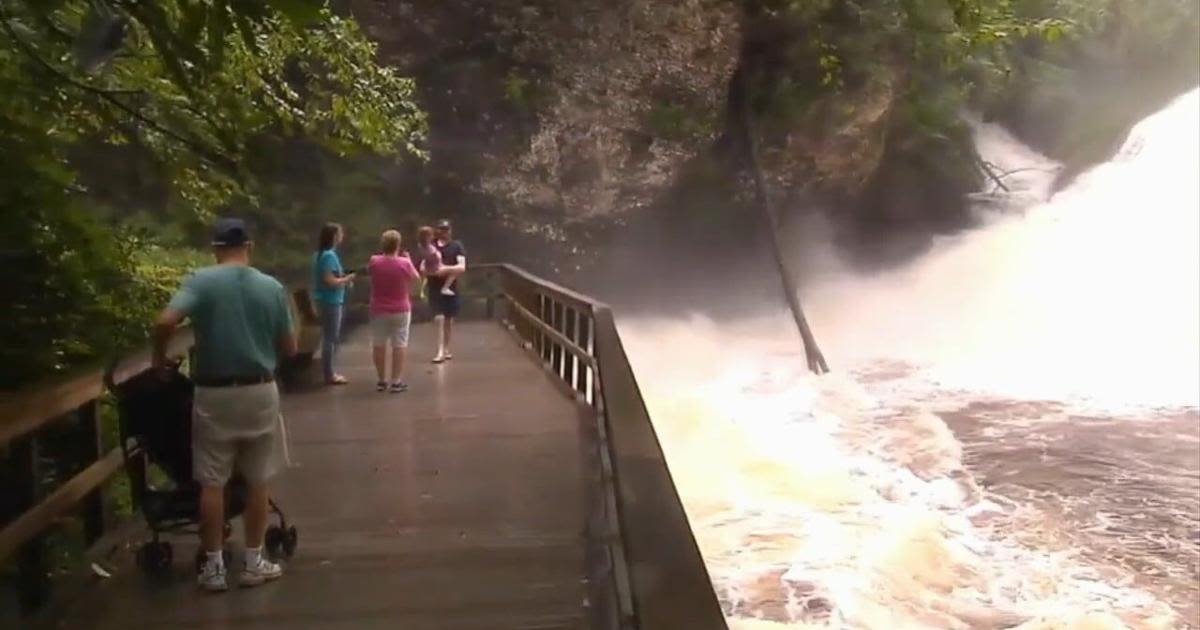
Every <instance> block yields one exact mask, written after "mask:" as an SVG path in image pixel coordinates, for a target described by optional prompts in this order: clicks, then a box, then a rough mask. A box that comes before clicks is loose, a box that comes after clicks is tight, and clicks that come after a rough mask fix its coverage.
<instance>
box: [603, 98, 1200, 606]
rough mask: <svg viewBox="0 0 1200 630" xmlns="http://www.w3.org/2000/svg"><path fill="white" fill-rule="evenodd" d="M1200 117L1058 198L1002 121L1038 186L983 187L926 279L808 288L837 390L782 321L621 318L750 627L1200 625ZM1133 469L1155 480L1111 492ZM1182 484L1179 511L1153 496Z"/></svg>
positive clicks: (994, 137)
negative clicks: (1109, 440)
mask: <svg viewBox="0 0 1200 630" xmlns="http://www.w3.org/2000/svg"><path fill="white" fill-rule="evenodd" d="M1198 105H1200V98H1198V95H1197V93H1196V92H1193V93H1191V94H1189V95H1186V96H1185V97H1183V98H1181V99H1180V100H1179V101H1177V102H1176V103H1174V104H1173V105H1172V106H1171V107H1169V108H1167V109H1166V110H1165V111H1164V112H1162V113H1160V114H1158V115H1156V116H1154V117H1151V118H1150V119H1148V120H1147V121H1146V122H1144V123H1143V124H1142V125H1139V127H1138V128H1137V129H1135V130H1134V131H1133V132H1132V133H1131V135H1130V140H1129V141H1128V142H1127V143H1126V145H1125V147H1124V148H1123V149H1122V151H1121V152H1120V154H1119V155H1118V156H1117V158H1115V159H1114V160H1113V161H1112V162H1110V163H1108V164H1104V165H1102V166H1100V167H1098V168H1096V169H1094V170H1093V171H1091V172H1090V173H1087V174H1085V175H1084V176H1083V177H1081V178H1080V179H1079V180H1078V181H1077V182H1076V183H1075V184H1074V185H1072V186H1071V187H1069V188H1068V189H1066V190H1064V191H1062V192H1061V193H1059V194H1058V195H1056V196H1054V197H1053V198H1052V199H1049V200H1046V201H1042V200H1045V196H1046V195H1047V194H1048V191H1049V181H1050V178H1051V177H1052V176H1053V172H1054V170H1055V165H1054V164H1053V163H1052V162H1050V161H1049V160H1046V158H1044V157H1041V156H1038V155H1036V154H1035V153H1033V152H1032V151H1030V150H1028V149H1027V148H1025V147H1022V146H1021V145H1020V144H1019V143H1017V142H1016V141H1014V140H1013V139H1012V138H1010V137H1008V136H1007V134H1004V133H1003V132H1002V131H1001V130H998V129H996V128H993V127H983V126H981V127H980V129H979V134H978V140H979V142H980V146H981V151H982V152H983V153H984V154H985V156H986V157H987V158H988V159H989V160H990V161H992V162H995V163H997V164H998V165H999V166H1000V167H1001V169H1002V170H1003V171H1006V172H1007V171H1013V170H1020V172H1019V173H1016V174H1014V175H1013V176H1012V177H1010V178H1009V179H1008V180H1007V181H1008V183H1009V185H1010V188H1012V189H1013V190H1012V191H1010V193H1008V194H999V195H985V196H983V197H981V200H980V208H981V212H985V213H990V214H992V215H993V216H992V217H991V219H990V225H988V226H987V227H986V228H984V229H981V230H977V231H974V232H972V233H970V234H967V235H964V236H962V237H958V238H954V239H946V240H945V242H943V243H941V244H939V245H938V246H937V247H936V248H935V249H934V251H933V252H931V253H930V254H929V255H928V256H926V257H924V258H923V259H921V260H919V261H917V262H916V263H914V264H913V265H911V266H910V267H908V268H906V269H901V270H898V271H895V272H892V273H889V274H886V275H882V276H874V277H871V278H861V277H854V276H852V275H849V274H848V273H847V272H845V271H843V270H841V269H838V268H837V267H836V265H830V266H829V267H828V268H827V271H828V273H827V274H826V275H825V276H823V277H822V278H821V279H820V280H819V281H818V282H817V283H815V284H810V285H809V287H810V288H809V290H807V291H806V300H807V302H806V306H807V307H808V309H809V315H810V319H811V320H812V321H813V325H814V328H815V330H816V333H817V335H818V338H819V339H820V340H821V341H822V343H823V349H824V350H825V351H826V354H827V356H829V357H830V358H831V362H832V363H833V364H834V366H835V368H840V369H839V371H838V372H836V373H835V374H833V375H830V376H827V377H822V378H815V377H812V376H810V375H808V374H807V373H805V372H804V370H803V361H802V360H801V359H800V357H799V355H798V353H797V348H796V345H795V342H794V334H793V333H792V332H791V331H790V330H789V328H788V325H787V320H786V318H785V317H784V316H783V315H782V314H776V313H773V314H768V315H764V316H763V318H761V319H760V320H757V321H743V322H737V323H722V324H720V325H717V324H714V323H713V322H710V321H707V320H705V319H703V318H699V317H696V318H692V319H689V320H687V321H680V320H678V319H677V320H662V321H647V320H640V321H623V322H622V335H623V336H624V337H625V339H626V343H627V345H628V346H629V351H630V355H631V357H632V359H633V362H634V366H635V369H636V371H637V373H638V378H639V382H640V383H641V385H642V388H643V391H644V394H645V395H646V398H647V404H648V406H649V407H650V411H651V415H652V416H653V417H654V419H655V424H656V427H657V429H658V431H659V434H660V439H661V440H662V442H663V444H664V449H665V450H666V451H667V457H668V460H669V462H670V465H671V469H672V472H673V475H674V476H675V479H676V483H677V485H678V486H679V490H680V493H681V495H682V496H683V499H684V503H685V506H686V508H687V510H688V513H689V516H690V517H691V519H692V523H693V528H694V529H695V531H696V535H697V538H698V540H699V542H700V545H701V548H702V551H703V553H704V555H705V559H706V562H707V563H708V565H709V568H710V572H711V574H712V576H713V579H714V582H715V584H716V586H717V589H718V592H719V594H720V596H721V598H722V601H723V603H724V605H725V608H726V611H727V613H728V615H729V618H730V620H731V624H732V625H733V626H734V627H735V628H754V629H758V628H870V629H881V630H882V629H887V630H891V629H897V630H900V629H907V628H912V629H917V628H922V629H925V628H933V629H947V630H950V629H957V628H962V629H986V628H1021V629H1022V630H1032V629H1043V628H1045V629H1049V628H1062V629H1066V628H1071V629H1078V630H1084V629H1093V628H1095V629H1108V628H1135V629H1147V630H1153V629H1165V628H1177V627H1186V626H1187V625H1188V622H1189V621H1192V620H1190V619H1188V617H1189V616H1191V615H1194V614H1195V611H1194V610H1189V609H1188V608H1187V602H1188V601H1189V600H1192V601H1194V600H1195V599H1196V597H1197V596H1198V595H1200V589H1195V588H1191V589H1190V590H1189V584H1192V585H1194V584H1195V582H1196V580H1197V579H1200V575H1193V573H1194V572H1195V571H1200V569H1196V568H1190V567H1196V566H1200V565H1198V564H1197V563H1196V562H1193V560H1192V555H1196V556H1197V557H1200V538H1198V539H1197V540H1195V541H1191V542H1190V543H1189V540H1188V538H1189V537H1190V536H1193V535H1194V536H1200V525H1193V524H1192V523H1194V522H1195V519H1193V520H1192V521H1189V520H1188V519H1189V518H1191V517H1190V516H1189V515H1195V514H1196V512H1197V511H1200V499H1196V501H1197V502H1196V503H1190V502H1189V499H1188V492H1189V491H1190V490H1189V489H1190V488H1191V486H1189V485H1187V484H1189V483H1190V479H1191V478H1194V477H1195V476H1196V475H1200V441H1198V442H1193V443H1191V446H1189V445H1188V444H1189V443H1188V442H1187V439H1188V438H1189V436H1191V435H1195V434H1196V427H1195V417H1196V416H1195V415H1194V414H1195V408H1196V407H1197V405H1198V404H1200V253H1198V252H1200V244H1198V242H1197V241H1198V240H1200V223H1198V222H1197V217H1198V216H1200V195H1198V194H1197V190H1198V185H1197V174H1198V173H1200V158H1198V154H1200V148H1198V138H1200V129H1198V128H1197V120H1200V107H1198ZM1014 210H1019V211H1017V212H1014ZM1164 409H1169V410H1173V411H1169V412H1168V411H1164ZM1181 410H1182V411H1181ZM1085 413H1086V414H1090V415H1089V416H1088V417H1087V418H1083V417H1081V415H1082V414H1085ZM1180 413H1182V414H1183V415H1182V416H1179V414H1180ZM1164 414H1175V415H1171V416H1170V417H1171V422H1174V423H1176V424H1172V425H1170V426H1171V427H1176V426H1178V427H1179V428H1178V431H1180V432H1181V433H1180V435H1179V436H1175V437H1174V438H1173V437H1171V436H1170V435H1166V434H1164V436H1163V439H1168V440H1171V444H1172V445H1173V446H1174V447H1175V450H1174V451H1172V453H1173V454H1174V456H1175V459H1173V460H1171V462H1168V463H1164V464H1163V466H1158V467H1155V466H1154V465H1153V464H1155V463H1156V462H1154V461H1151V460H1152V459H1153V458H1154V454H1155V452H1156V451H1155V449H1156V448H1157V447H1156V446H1155V444H1158V442H1155V441H1154V440H1156V439H1158V434H1157V433H1155V434H1154V435H1152V436H1149V437H1147V435H1148V434H1147V432H1146V431H1144V430H1141V429H1138V427H1137V424H1138V422H1139V421H1144V422H1159V421H1160V420H1161V421H1162V422H1166V419H1165V418H1166V415H1164ZM1180 418H1182V419H1180ZM947 421H949V424H948V422H947ZM1089 422H1091V424H1087V423H1089ZM1097 422H1107V423H1109V424H1106V425H1097V424H1095V423H1097ZM1180 423H1182V424H1180ZM952 426H953V430H952V429H951V427H952ZM1154 426H1156V427H1157V426H1160V425H1159V424H1155V425H1154ZM1162 426H1166V425H1162ZM1049 427H1057V428H1056V429H1054V430H1053V431H1052V430H1050V428H1049ZM1189 428H1190V429H1191V431H1190V432H1189V431H1188V429H1189ZM1172 430H1175V429H1172ZM1088 431H1092V432H1098V434H1099V435H1109V434H1110V433H1111V434H1113V435H1117V436H1118V437H1117V439H1116V440H1115V442H1114V443H1115V444H1116V447H1120V446H1121V441H1120V437H1119V436H1120V435H1121V434H1122V433H1121V432H1128V433H1127V435H1128V436H1129V438H1130V448H1129V449H1127V451H1128V453H1127V454H1128V456H1129V457H1130V460H1129V462H1121V461H1115V460H1116V459H1118V458H1119V456H1121V453H1123V452H1124V451H1120V449H1119V448H1118V449H1117V450H1116V451H1114V453H1115V454H1114V455H1113V456H1112V458H1111V460H1104V461H1096V462H1093V461H1090V460H1088V459H1087V455H1088V453H1080V455H1081V457H1078V458H1076V457H1074V456H1073V453H1074V451H1073V450H1072V444H1073V443H1074V441H1077V440H1079V441H1080V442H1079V444H1080V448H1081V449H1085V448H1092V446H1094V445H1091V446H1089V445H1088V444H1087V443H1086V442H1084V441H1082V440H1085V439H1092V438H1088V436H1089V435H1091V433H1088ZM1139 431H1140V432H1139ZM956 433H957V436H956ZM1150 433H1153V432H1150ZM1139 435H1140V436H1142V438H1145V439H1143V442H1146V444H1148V446H1145V448H1144V449H1143V450H1146V452H1145V453H1143V452H1141V451H1140V450H1137V449H1139V448H1142V447H1141V446H1137V447H1136V448H1135V446H1134V444H1133V442H1134V438H1135V437H1137V436H1139ZM959 438H962V439H959ZM1139 439H1141V438H1139ZM1181 444H1182V446H1180V445H1181ZM1029 446H1032V451H1031V452H1032V455H1030V454H1029V453H1027V452H1026V450H1028V449H1026V448H1025V447H1029ZM1189 448H1191V449H1194V450H1195V453H1196V457H1195V458H1191V459H1192V461H1195V462H1196V463H1195V466H1194V468H1191V466H1192V464H1191V463H1190V462H1189V461H1188V460H1189V456H1188V455H1189V453H1191V450H1188V449H1189ZM1181 449H1182V450H1181ZM1180 453H1182V455H1183V456H1182V458H1180V457H1178V455H1179V454H1180ZM1056 458H1057V459H1056ZM1143 463H1144V464H1146V466H1145V471H1140V468H1138V466H1136V465H1135V464H1143ZM984 464H987V465H984ZM1168 464H1169V465H1168ZM1038 465H1042V466H1045V471H1046V472H1045V473H1044V474H1043V473H1040V472H1038V471H1039V470H1042V469H1040V468H1038ZM1114 468H1124V469H1127V472H1126V477H1129V476H1133V477H1135V479H1134V481H1135V482H1136V483H1131V484H1129V487H1128V488H1116V489H1108V488H1106V487H1105V486H1106V485H1107V484H1109V483H1110V481H1109V480H1108V478H1107V477H1106V476H1105V475H1109V474H1110V472H1111V470H1110V469H1114ZM1139 471H1140V472H1139ZM1022 473H1024V476H1022ZM1035 473H1036V474H1035ZM1114 474H1115V473H1114ZM1031 475H1032V477H1031ZM1039 475H1040V476H1039ZM1114 479H1115V478H1114ZM1111 483H1115V481H1114V482H1111ZM1089 484H1091V485H1089ZM1155 484H1174V485H1172V486H1171V489H1172V490H1173V491H1174V492H1160V491H1159V489H1156V487H1155ZM1180 484H1182V485H1180ZM1117 485H1119V484H1117ZM1138 493H1141V494H1138ZM1160 494H1162V495H1164V496H1167V497H1169V498H1170V497H1174V498H1170V500H1164V501H1160V502H1159V503H1161V504H1162V505H1159V504H1154V503H1153V502H1152V501H1151V502H1148V503H1146V507H1145V508H1144V509H1143V508H1137V507H1136V506H1138V505H1141V503H1139V501H1140V500H1141V499H1144V498H1147V497H1155V496H1158V495H1160ZM1193 498H1194V497H1193ZM1107 504H1111V505H1110V506H1109V507H1111V509H1108V510H1107V511H1106V510H1105V507H1106V505H1107ZM1129 505H1133V506H1135V507H1134V508H1132V509H1131V508H1129ZM1180 519H1182V521H1183V522H1182V526H1181V528H1175V530H1179V531H1175V530H1170V531H1168V529H1167V527H1166V526H1167V524H1168V523H1169V522H1175V521H1179V520H1180ZM1196 519H1200V515H1196ZM1093 521H1095V522H1093ZM1193 527H1195V528H1196V529H1197V531H1196V532H1195V533H1194V534H1193V533H1192V531H1191V529H1190V528H1193ZM1160 529H1161V530H1162V532H1161V535H1160V532H1159V530H1160ZM1110 540H1111V541H1115V542H1114V543H1113V548H1112V549H1109V548H1108V547H1104V544H1107V543H1105V541H1110ZM1144 541H1153V542H1154V543H1155V544H1153V545H1151V544H1147V545H1146V548H1145V549H1142V547H1141V546H1140V545H1141V543H1142V542H1144ZM1122 546H1126V547H1129V550H1128V553H1125V554H1124V555H1121V554H1120V553H1117V552H1119V551H1121V547H1122ZM1114 550H1115V551H1114ZM1139 554H1141V555H1139ZM1143 556H1144V557H1143ZM1179 557H1181V558H1182V560H1181V561H1178V562H1177V561H1176V560H1177V559H1178V558H1179ZM1173 589H1175V590H1173Z"/></svg>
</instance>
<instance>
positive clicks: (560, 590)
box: [58, 322, 588, 630]
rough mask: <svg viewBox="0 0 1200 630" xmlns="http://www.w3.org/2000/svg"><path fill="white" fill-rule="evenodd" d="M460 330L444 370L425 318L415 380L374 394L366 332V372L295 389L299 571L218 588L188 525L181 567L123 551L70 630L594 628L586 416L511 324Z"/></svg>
mask: <svg viewBox="0 0 1200 630" xmlns="http://www.w3.org/2000/svg"><path fill="white" fill-rule="evenodd" d="M459 332H460V334H459V335H458V337H457V339H456V343H455V356H456V358H455V359H454V360H453V361H452V362H450V363H448V364H446V365H442V366H433V365H431V364H430V363H429V362H428V360H429V357H430V356H431V355H432V348H431V338H432V334H433V331H432V329H431V328H430V327H428V326H416V327H415V328H414V332H413V344H414V345H413V348H411V349H410V357H411V362H410V369H409V371H408V381H409V383H410V385H411V388H412V389H411V390H410V391H409V392H408V393H405V394H381V393H377V392H375V391H374V383H375V377H374V370H373V368H372V367H371V362H370V348H369V345H368V339H367V336H366V335H365V334H364V333H365V331H359V333H358V334H356V335H353V336H352V337H351V338H350V340H349V342H348V343H347V344H346V346H345V347H344V350H343V355H342V359H341V370H342V372H344V373H345V374H346V375H347V376H348V377H349V378H350V379H351V381H352V382H351V384H349V385H347V386H345V387H338V388H332V389H331V388H317V389H313V390H311V391H302V392H297V393H292V394H289V395H288V396H286V397H285V402H284V408H285V413H286V417H287V419H288V431H289V438H290V443H291V445H292V449H291V457H292V460H293V468H291V469H290V470H289V471H288V472H287V473H285V475H284V476H283V477H281V478H280V479H279V482H278V483H277V485H276V488H275V490H274V491H273V496H274V498H275V499H276V500H277V502H278V503H279V504H280V506H281V507H282V508H283V509H284V510H285V512H286V513H287V516H288V518H289V520H291V521H292V522H293V523H294V524H295V525H296V527H297V528H298V529H299V534H300V535H299V541H300V542H299V548H298V550H297V553H296V556H295V557H294V558H293V559H292V560H291V561H290V562H288V564H287V573H286V574H285V575H284V577H283V578H282V579H281V580H279V581H278V582H275V583H272V584H268V585H265V586H263V587H259V588H254V589H242V590H237V589H235V590H231V591H230V592H228V593H224V594H217V595H209V594H203V593H200V592H199V591H198V590H197V589H196V588H195V584H194V582H193V579H194V577H193V573H192V572H191V568H190V564H191V563H190V562H189V560H188V559H189V558H191V557H192V554H193V552H194V550H195V546H196V545H195V541H194V540H190V539H188V538H186V537H184V538H179V539H175V541H174V542H175V547H176V554H175V557H176V559H175V568H174V572H173V575H172V577H170V578H168V579H165V580H162V579H158V580H156V579H152V578H147V577H145V576H143V575H142V574H141V573H140V572H139V571H137V570H136V569H134V568H133V567H132V566H131V565H130V564H129V562H128V561H125V562H124V563H119V566H120V567H121V568H120V570H119V571H118V573H117V575H116V576H114V577H113V578H111V579H109V580H105V581H104V582H103V583H101V584H99V585H98V586H96V587H95V588H93V589H91V590H90V591H89V592H88V593H87V594H86V595H85V596H84V597H82V598H80V599H79V601H77V602H75V603H74V604H73V605H72V606H71V608H70V612H69V613H68V614H67V615H66V616H65V617H64V618H63V619H62V621H61V623H59V624H58V625H59V627H63V628H72V629H75V628H80V629H105V630H108V629H114V628H280V629H283V628H289V629H307V628H322V629H324V628H330V629H333V628H347V629H372V628H380V629H382V628H387V629H396V628H403V629H412V630H417V629H426V628H428V629H437V630H442V629H445V630H454V629H480V630H505V629H510V628H511V629H531V630H532V629H551V628H581V627H586V625H587V622H586V619H585V608H584V598H585V588H586V585H585V583H584V581H583V578H584V575H585V566H584V538H583V531H584V495H585V492H584V483H585V482H584V479H585V475H584V473H583V471H584V455H583V453H584V440H585V439H586V438H585V437H584V436H585V435H586V433H587V431H586V430H584V428H583V427H586V426H587V423H588V420H587V419H586V415H585V413H584V411H582V408H581V407H579V406H577V405H576V404H575V403H574V402H573V401H572V400H571V399H569V398H568V397H567V396H566V395H564V394H563V393H562V391H561V390H560V389H559V388H558V387H557V386H556V385H555V384H554V381H553V380H552V379H551V377H550V376H548V375H547V374H546V373H544V371H543V370H542V368H541V367H540V366H539V365H538V364H537V363H536V362H535V360H534V359H532V358H531V357H530V356H529V355H527V354H526V353H524V352H523V351H522V350H520V348H519V347H518V345H517V344H516V342H515V341H514V340H513V338H512V337H510V336H509V334H508V333H507V332H506V331H504V329H502V328H500V327H499V326H498V325H497V324H495V323H489V322H479V323H468V324H463V325H461V326H460V328H459ZM238 530H239V532H238V533H236V534H235V536H234V545H233V548H234V549H235V553H234V562H233V567H232V571H231V573H233V574H236V571H237V569H238V566H239V565H240V557H241V554H240V549H241V546H240V543H239V542H238V541H239V540H240V524H239V527H238ZM121 554H122V555H125V556H128V555H130V554H129V553H126V552H121Z"/></svg>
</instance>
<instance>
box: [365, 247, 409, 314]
mask: <svg viewBox="0 0 1200 630" xmlns="http://www.w3.org/2000/svg"><path fill="white" fill-rule="evenodd" d="M367 270H368V272H369V273H370V275H371V314H372V315H386V314H390V313H407V312H409V311H411V310H412V300H411V299H410V298H409V293H410V285H411V283H412V281H413V280H415V279H416V278H417V277H418V276H419V274H418V273H417V269H416V268H415V267H413V264H412V261H411V260H409V259H408V257H407V256H388V255H385V254H378V255H375V256H372V257H371V262H370V263H369V264H368V265H367Z"/></svg>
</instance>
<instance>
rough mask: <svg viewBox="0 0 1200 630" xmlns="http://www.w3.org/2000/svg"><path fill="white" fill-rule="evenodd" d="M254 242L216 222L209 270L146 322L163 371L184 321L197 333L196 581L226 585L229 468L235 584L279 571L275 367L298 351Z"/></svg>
mask: <svg viewBox="0 0 1200 630" xmlns="http://www.w3.org/2000/svg"><path fill="white" fill-rule="evenodd" d="M251 247H252V243H251V241H250V235H249V233H248V231H247V229H246V226H245V224H244V223H243V222H242V221H240V220H238V219H222V220H221V221H219V222H218V223H217V229H216V233H215V235H214V237H213V249H214V251H215V253H216V256H217V264H216V265H214V266H212V267H206V268H204V269H201V270H199V271H197V272H196V273H194V274H192V276H191V277H189V278H188V279H187V280H186V281H185V282H184V283H183V286H182V287H181V288H180V289H179V292H178V293H176V294H175V297H174V298H173V299H172V300H171V303H170V305H169V306H167V308H166V309H164V310H163V312H162V314H161V315H160V316H159V318H158V321H157V322H156V323H155V326H154V364H155V366H157V367H159V368H165V367H166V366H167V365H168V360H167V356H166V351H167V346H168V345H169V343H170V340H171V336H172V335H173V334H174V333H175V331H176V329H177V328H178V327H179V325H180V324H181V323H182V322H183V320H184V319H189V320H191V323H192V328H193V330H194V331H195V336H196V364H195V365H194V366H193V370H192V378H193V380H194V381H195V383H196V392H195V398H194V401H193V404H192V467H193V476H194V478H195V480H196V482H197V483H199V484H200V538H201V542H202V544H203V546H204V551H205V559H204V563H203V565H202V567H201V570H200V573H199V575H198V576H197V580H198V582H199V584H200V586H201V588H204V589H206V590H213V591H223V590H225V589H226V588H228V583H227V582H226V579H225V562H224V558H223V557H222V553H221V549H222V546H223V543H224V536H223V530H224V524H225V484H226V483H227V482H228V481H229V479H230V478H231V477H232V476H233V474H234V472H235V471H236V472H237V473H239V474H240V475H241V476H242V477H243V478H244V479H245V480H246V486H247V494H246V507H245V511H244V512H243V513H242V518H243V520H244V524H245V528H246V533H245V540H246V560H245V563H244V565H243V568H242V572H241V580H240V584H241V585H243V586H252V585H255V584H261V583H263V582H265V581H267V580H273V579H275V578H277V577H279V576H280V575H282V574H283V569H282V568H281V567H280V566H279V565H278V564H275V563H274V562H271V561H270V560H268V559H267V558H266V556H264V555H263V553H262V545H263V538H264V536H265V534H266V529H267V509H268V499H267V497H268V494H267V482H268V480H269V479H270V478H271V477H273V476H275V474H276V473H278V472H279V471H280V470H281V469H282V468H283V464H284V445H283V439H284V438H283V425H282V418H281V417H280V414H279V389H278V388H277V387H276V386H275V368H276V367H277V366H278V364H279V358H280V356H290V355H292V354H295V352H296V337H295V335H294V333H293V331H292V316H291V309H290V308H289V306H288V299H287V292H286V291H285V290H284V288H283V285H281V284H279V282H278V281H277V280H275V279H274V278H272V277H270V276H268V275H266V274H264V273H262V272H260V271H258V270H257V269H254V268H253V267H251V266H250V250H251Z"/></svg>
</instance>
